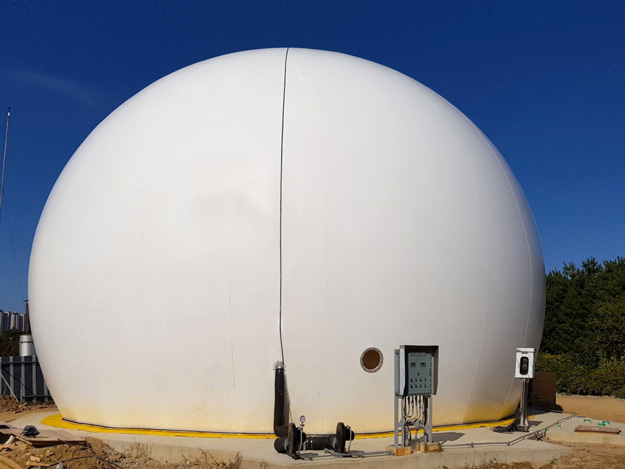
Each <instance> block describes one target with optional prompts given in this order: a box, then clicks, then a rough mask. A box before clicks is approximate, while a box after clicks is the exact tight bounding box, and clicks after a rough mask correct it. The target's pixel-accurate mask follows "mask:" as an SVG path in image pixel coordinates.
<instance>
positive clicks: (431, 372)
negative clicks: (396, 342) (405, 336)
mask: <svg viewBox="0 0 625 469" xmlns="http://www.w3.org/2000/svg"><path fill="white" fill-rule="evenodd" d="M437 378H438V346H435V345H425V346H424V345H402V346H401V347H400V348H399V349H397V350H395V395H396V396H433V395H435V394H436V389H437V384H438V383H437V381H438V379H437Z"/></svg>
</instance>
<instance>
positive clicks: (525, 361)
mask: <svg viewBox="0 0 625 469" xmlns="http://www.w3.org/2000/svg"><path fill="white" fill-rule="evenodd" d="M535 354H536V349H533V348H517V349H516V367H515V370H514V377H515V378H529V379H533V378H534V355H535Z"/></svg>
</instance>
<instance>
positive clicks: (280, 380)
mask: <svg viewBox="0 0 625 469" xmlns="http://www.w3.org/2000/svg"><path fill="white" fill-rule="evenodd" d="M274 372H275V380H274V403H273V432H274V434H275V435H276V436H277V437H278V438H276V440H275V441H274V442H273V447H274V449H275V450H276V451H277V452H278V453H287V454H289V456H291V457H293V458H295V459H298V458H299V456H298V452H299V451H300V449H307V450H323V449H332V450H334V451H336V452H338V453H344V452H345V443H346V442H347V441H351V440H353V439H354V432H352V431H351V429H350V428H349V427H346V426H345V425H344V424H343V422H339V423H338V424H337V426H336V433H335V434H329V435H310V436H308V435H306V433H304V432H303V431H302V430H301V429H300V428H298V427H296V426H295V424H294V423H289V421H288V419H287V414H288V412H287V394H286V376H285V373H284V363H282V362H280V361H278V362H276V363H275V365H274Z"/></svg>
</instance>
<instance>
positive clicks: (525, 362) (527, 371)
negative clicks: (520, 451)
mask: <svg viewBox="0 0 625 469" xmlns="http://www.w3.org/2000/svg"><path fill="white" fill-rule="evenodd" d="M535 354H536V349H534V348H517V349H516V360H515V366H514V377H515V378H518V379H520V380H521V381H522V382H523V390H522V391H521V402H520V416H519V422H518V424H517V425H515V430H517V431H520V432H527V431H528V430H529V428H530V425H529V421H528V419H527V406H528V397H529V396H528V389H529V382H530V379H532V378H534V355H535Z"/></svg>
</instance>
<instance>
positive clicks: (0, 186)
mask: <svg viewBox="0 0 625 469" xmlns="http://www.w3.org/2000/svg"><path fill="white" fill-rule="evenodd" d="M10 119H11V108H9V110H8V112H7V127H6V131H5V133H4V153H3V155H2V176H0V223H1V222H2V194H3V193H4V168H5V166H6V162H7V143H8V141H9V120H10Z"/></svg>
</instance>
